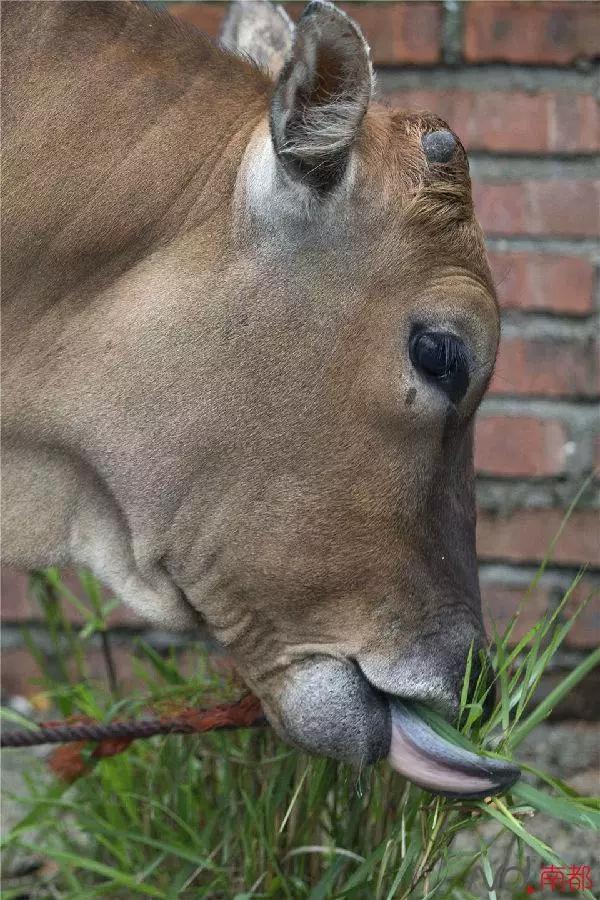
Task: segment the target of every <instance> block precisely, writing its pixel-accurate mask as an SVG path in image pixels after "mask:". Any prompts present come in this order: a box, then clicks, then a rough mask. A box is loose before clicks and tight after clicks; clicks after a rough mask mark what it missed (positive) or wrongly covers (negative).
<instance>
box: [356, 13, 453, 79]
mask: <svg viewBox="0 0 600 900" xmlns="http://www.w3.org/2000/svg"><path fill="white" fill-rule="evenodd" d="M338 5H339V7H340V8H341V9H343V10H345V12H347V13H348V14H349V15H350V16H352V18H353V19H354V21H355V22H356V23H357V24H358V25H360V27H361V28H362V30H363V32H364V35H365V37H366V39H367V41H368V42H369V46H370V47H371V54H372V58H373V62H374V63H375V64H376V65H384V66H385V65H393V64H398V63H400V64H402V63H413V64H414V63H418V64H421V65H427V64H432V63H436V62H439V60H440V58H441V32H442V4H441V3H431V2H427V0H421V2H419V3H410V2H409V3H396V2H390V3H339V4H338Z"/></svg>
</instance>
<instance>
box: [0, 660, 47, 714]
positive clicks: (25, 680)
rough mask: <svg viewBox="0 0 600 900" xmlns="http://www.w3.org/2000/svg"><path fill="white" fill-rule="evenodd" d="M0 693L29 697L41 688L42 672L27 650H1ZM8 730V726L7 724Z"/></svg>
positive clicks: (9, 695)
mask: <svg viewBox="0 0 600 900" xmlns="http://www.w3.org/2000/svg"><path fill="white" fill-rule="evenodd" d="M0 677H1V678H2V693H3V694H4V695H5V696H7V697H13V696H14V695H15V694H21V695H22V696H24V697H31V695H32V694H37V693H38V692H39V691H40V690H42V685H41V684H40V682H41V679H42V673H41V672H40V670H39V668H38V666H37V663H36V662H35V660H34V659H33V657H32V656H31V654H30V653H29V651H28V650H26V649H24V648H22V647H10V648H4V649H3V650H2V656H1V657H0ZM7 730H8V726H7Z"/></svg>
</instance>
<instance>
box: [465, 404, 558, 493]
mask: <svg viewBox="0 0 600 900" xmlns="http://www.w3.org/2000/svg"><path fill="white" fill-rule="evenodd" d="M567 440H568V435H567V432H566V430H565V428H564V426H563V425H562V423H561V422H559V421H557V420H556V419H536V418H534V417H533V416H486V417H485V418H480V419H479V421H478V422H477V429H476V432H475V468H476V470H477V471H478V472H480V473H485V474H488V475H499V476H511V477H524V478H536V477H541V476H544V475H546V476H550V475H560V474H561V473H562V471H563V469H564V463H565V452H564V448H565V444H566V442H567Z"/></svg>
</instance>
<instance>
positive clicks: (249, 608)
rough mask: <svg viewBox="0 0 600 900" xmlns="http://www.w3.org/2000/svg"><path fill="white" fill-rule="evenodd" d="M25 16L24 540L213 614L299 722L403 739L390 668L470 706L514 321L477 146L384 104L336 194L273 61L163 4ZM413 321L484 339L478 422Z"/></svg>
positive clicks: (21, 223) (19, 303)
mask: <svg viewBox="0 0 600 900" xmlns="http://www.w3.org/2000/svg"><path fill="white" fill-rule="evenodd" d="M331 15H333V14H331ZM3 32H4V33H3V73H2V77H3V132H4V163H3V173H2V174H3V180H4V184H3V209H2V228H3V248H2V249H3V285H2V287H3V304H4V313H3V315H4V329H3V367H4V374H3V429H4V430H3V442H4V445H3V446H4V467H5V468H4V490H3V504H4V511H3V519H4V534H3V555H4V558H5V559H6V560H7V561H9V562H12V563H14V564H20V565H23V566H38V565H46V564H62V563H66V562H69V561H70V562H74V563H76V564H78V565H89V566H91V567H92V568H93V569H94V571H95V572H96V573H97V574H98V575H99V576H100V577H102V578H104V579H105V580H106V581H108V582H109V583H110V584H111V585H112V586H113V588H114V589H115V590H117V591H118V592H120V593H121V594H122V595H123V596H124V597H125V599H126V600H127V601H128V602H130V603H132V604H133V605H134V606H136V608H137V609H138V610H140V611H142V612H144V613H145V614H147V615H148V616H149V617H150V618H152V619H154V620H155V621H158V622H159V623H161V624H162V625H166V626H174V627H176V626H179V627H189V626H190V625H193V626H197V627H200V626H206V627H207V628H208V630H209V631H210V633H211V634H212V635H213V636H214V637H216V638H217V639H218V640H219V641H220V642H221V643H222V644H223V645H225V646H226V647H228V649H229V651H230V652H231V653H232V654H233V655H234V656H235V658H236V659H237V661H238V663H239V665H240V668H241V670H242V672H243V673H244V675H245V677H246V679H247V680H248V682H249V684H250V685H251V686H252V687H253V688H254V689H255V690H256V691H257V693H258V694H259V695H260V696H261V698H262V699H263V701H264V703H265V707H266V709H267V712H268V714H269V716H270V718H271V719H272V721H273V722H274V724H275V725H276V726H277V727H278V728H279V729H280V731H281V732H282V733H283V734H284V735H286V736H287V737H288V738H290V739H291V740H294V741H296V742H297V743H300V744H302V745H303V746H306V747H308V748H309V749H312V750H316V751H319V752H324V753H330V754H331V755H334V756H340V757H344V758H351V759H370V758H373V757H375V756H378V755H380V754H381V753H382V752H385V750H386V740H388V741H389V724H388V725H386V722H385V716H386V712H385V705H382V700H381V697H380V695H379V694H378V693H376V692H375V691H373V689H372V687H371V686H370V685H373V686H375V687H376V688H378V689H379V690H381V691H384V692H388V693H397V694H402V695H405V696H416V697H419V698H420V699H422V700H424V701H426V702H431V703H433V704H435V705H437V706H438V707H439V708H441V709H443V710H445V711H447V712H448V711H451V710H452V709H453V707H454V705H455V703H456V696H457V690H458V685H459V683H460V678H461V675H462V670H463V667H464V661H465V657H466V653H467V651H468V648H469V645H470V643H471V641H472V640H474V641H475V642H476V643H479V642H480V641H481V640H482V626H481V612H480V600H479V591H478V584H477V567H476V557H475V544H474V525H475V510H474V498H473V464H472V418H473V414H474V412H475V409H476V407H477V405H478V403H479V401H480V399H481V396H482V394H483V391H484V389H485V386H486V384H487V381H488V379H489V376H490V373H491V370H492V366H493V360H494V356H495V351H496V345H497V340H498V315H497V308H496V303H495V298H494V293H493V288H492V285H491V280H490V275H489V270H488V267H487V263H486V260H485V251H484V247H483V241H482V237H481V233H480V230H479V227H478V225H477V224H476V222H475V221H474V219H473V212H472V204H471V197H470V186H469V177H468V166H467V162H466V157H465V155H464V151H463V150H462V148H459V149H458V151H457V152H456V154H455V158H454V160H453V161H452V163H451V164H449V165H447V166H432V167H429V166H428V165H427V160H426V158H425V155H424V153H423V150H422V147H421V144H420V137H421V135H422V134H423V132H424V131H425V130H435V129H436V128H439V127H441V124H443V123H440V120H438V119H436V118H434V117H432V116H427V115H425V114H423V115H415V114H405V113H400V112H397V111H392V110H389V109H387V108H386V107H384V106H381V105H377V104H372V105H371V106H370V108H369V109H368V111H367V113H366V116H365V118H364V120H363V122H362V125H361V127H360V132H359V133H358V134H357V139H356V143H355V146H354V148H353V150H352V158H351V161H350V164H349V168H348V174H347V177H346V179H345V180H344V181H343V182H342V183H341V184H340V185H339V186H338V187H337V188H336V189H335V190H334V191H333V192H331V194H330V195H329V196H327V197H323V196H319V197H315V196H313V194H312V192H311V189H310V186H309V185H308V184H304V183H303V182H302V180H300V181H298V182H297V183H292V182H291V181H290V179H289V178H288V176H287V175H285V174H284V173H282V172H280V171H279V169H277V165H278V164H277V160H276V158H275V156H274V155H273V153H272V151H270V150H269V146H270V144H269V132H268V116H269V103H270V96H271V92H272V84H271V82H270V80H269V79H268V78H267V76H266V75H264V74H262V73H261V72H260V71H259V69H258V68H257V67H255V66H253V65H252V64H251V63H249V62H247V61H245V60H243V59H241V58H236V57H233V56H231V55H229V54H227V53H225V52H223V51H221V50H219V49H217V48H216V47H214V46H213V45H212V44H210V43H209V42H208V41H207V40H206V39H205V38H204V37H203V36H202V35H200V34H199V33H197V32H195V31H194V30H193V29H190V28H188V27H185V26H181V25H180V24H178V23H176V22H175V21H173V20H172V19H171V18H170V17H169V16H168V15H166V14H163V13H160V14H158V13H155V12H153V11H150V10H148V9H147V8H142V7H138V6H136V5H134V4H119V3H117V4H115V3H108V4H104V3H85V2H84V3H65V4H61V3H52V4H46V3H23V2H18V3H13V2H8V3H4V4H3ZM273 173H275V174H274V176H273ZM309 174H310V173H309ZM271 176H273V178H274V180H272V181H269V179H270V178H271ZM415 322H425V323H432V324H434V325H438V324H439V325H442V326H444V327H451V328H452V329H454V330H455V331H456V332H458V333H459V334H460V335H461V337H462V338H463V339H464V340H465V341H466V342H468V344H469V346H470V347H471V348H472V351H473V354H474V357H475V359H476V366H475V368H474V371H473V373H472V378H471V385H470V388H469V391H468V393H467V395H466V397H465V399H464V400H463V401H462V402H461V404H460V405H459V406H458V407H457V408H456V409H451V408H449V406H448V403H447V402H446V401H445V400H444V399H443V398H442V396H441V395H440V393H439V391H437V389H436V388H435V387H434V386H432V385H431V384H429V383H426V382H424V381H423V380H422V378H421V377H420V376H419V374H418V373H417V372H415V370H414V369H413V367H412V365H411V363H410V360H409V358H408V349H407V347H408V339H409V335H410V332H411V328H412V327H413V326H414V324H415ZM359 669H360V671H359ZM308 709H310V710H311V714H310V715H311V718H310V719H307V710H308ZM386 729H387V730H386ZM386 736H387V737H386Z"/></svg>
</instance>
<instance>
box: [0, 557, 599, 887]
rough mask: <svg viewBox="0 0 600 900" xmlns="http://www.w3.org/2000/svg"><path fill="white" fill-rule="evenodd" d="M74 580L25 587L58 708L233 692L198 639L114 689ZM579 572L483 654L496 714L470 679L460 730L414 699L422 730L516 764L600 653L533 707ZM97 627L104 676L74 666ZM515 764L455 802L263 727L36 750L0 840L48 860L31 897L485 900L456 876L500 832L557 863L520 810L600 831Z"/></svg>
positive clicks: (12, 849)
mask: <svg viewBox="0 0 600 900" xmlns="http://www.w3.org/2000/svg"><path fill="white" fill-rule="evenodd" d="M81 577H82V582H83V586H84V588H85V592H86V595H87V598H88V602H87V603H85V604H82V603H81V601H79V600H77V599H76V598H75V597H73V596H72V595H71V594H70V593H69V592H68V591H67V589H66V588H65V586H64V585H63V583H62V581H61V579H60V575H59V573H58V572H57V571H55V570H49V571H48V572H45V573H39V574H37V575H35V576H34V578H33V583H32V589H33V592H34V594H35V595H36V596H37V598H38V600H39V602H40V604H41V607H42V609H43V612H44V616H45V620H46V623H47V626H48V631H49V633H50V635H51V639H52V641H53V642H54V644H55V647H56V649H57V651H59V652H58V657H59V660H62V662H61V663H60V662H59V668H58V670H56V669H52V670H49V669H48V666H47V663H46V659H45V657H44V656H43V655H42V654H41V653H40V652H39V650H38V649H37V648H36V646H35V643H34V641H33V640H32V639H31V637H28V636H27V635H26V638H27V640H28V645H29V647H30V651H31V652H32V653H33V654H34V655H35V656H36V659H37V661H38V665H39V666H40V668H41V670H42V671H43V673H44V676H43V681H42V683H41V685H40V686H41V687H42V688H43V690H44V691H45V692H46V693H47V694H48V695H49V696H50V697H51V699H52V702H53V704H54V705H55V706H56V708H57V709H58V711H59V713H60V715H62V716H69V715H73V714H76V713H83V714H85V715H89V716H93V717H95V718H98V719H102V720H109V719H111V718H114V717H117V716H125V715H129V714H135V713H136V712H139V711H140V710H142V709H144V708H145V707H146V706H147V705H152V706H156V705H157V704H171V703H177V702H181V703H185V704H186V705H189V704H194V703H197V704H198V705H206V704H207V700H210V701H214V700H216V699H220V698H223V697H226V698H230V697H232V696H235V695H236V690H235V689H234V688H233V687H232V685H228V684H225V683H224V682H223V680H222V679H221V678H218V677H217V676H215V675H214V674H213V673H212V672H211V670H210V667H209V665H208V663H207V658H206V654H205V652H204V650H203V648H202V647H201V646H198V648H197V653H196V655H195V664H194V671H193V673H192V674H191V675H190V674H189V673H187V672H186V674H185V676H184V675H183V674H182V670H181V667H180V662H179V660H178V658H177V655H176V654H175V653H174V652H171V653H168V654H166V655H161V654H158V653H157V652H156V651H155V650H153V649H152V648H150V647H148V646H146V645H144V643H143V642H139V641H138V642H137V644H136V647H135V668H136V675H137V677H138V679H139V682H140V685H142V687H141V689H140V691H139V693H136V695H135V696H128V697H121V696H120V694H119V686H118V682H117V680H116V678H115V673H114V670H113V666H112V664H111V656H110V644H109V642H108V638H107V636H106V631H105V627H106V626H105V622H106V616H107V614H108V612H109V611H110V605H105V604H104V603H103V601H102V598H101V594H100V591H99V588H98V585H97V584H96V582H95V581H94V580H93V579H92V578H91V577H90V576H89V575H87V574H85V573H84V574H82V576H81ZM578 581H579V579H576V580H575V582H574V583H573V585H572V586H571V588H570V590H569V591H568V592H567V594H566V595H565V597H564V598H563V601H562V603H561V605H560V606H559V608H558V609H556V610H555V611H554V613H552V614H549V615H548V616H547V617H546V618H545V619H543V620H541V621H539V622H538V623H537V624H536V625H535V626H534V627H533V628H532V629H531V630H530V631H529V632H528V633H527V634H526V635H525V636H524V637H522V638H521V639H520V640H519V641H518V642H517V643H516V645H514V646H513V645H512V644H511V640H510V638H511V635H512V633H513V632H514V628H515V625H516V622H517V620H518V614H517V615H516V616H515V617H514V619H513V620H512V621H511V623H510V624H509V626H508V628H507V629H506V631H505V633H503V634H502V635H499V634H495V636H494V638H495V640H494V647H493V654H492V659H491V665H492V668H493V672H494V678H495V681H496V684H497V687H498V701H497V704H496V707H495V709H494V712H493V714H492V716H491V718H490V719H489V720H488V721H487V722H485V723H484V722H483V721H482V709H483V702H484V699H485V688H484V685H485V684H486V679H485V676H484V675H483V674H482V677H481V678H480V680H479V684H478V686H477V688H476V691H475V693H474V695H473V696H472V697H471V698H469V697H468V695H467V691H466V689H465V690H464V691H463V697H462V704H461V707H462V708H461V715H460V721H459V731H455V730H454V729H453V728H451V726H449V725H447V724H446V723H445V722H443V721H442V720H440V719H439V718H437V717H436V716H434V715H433V714H432V713H428V712H424V714H425V715H426V716H427V717H428V718H429V720H430V722H431V723H432V725H433V726H434V727H435V728H437V729H439V730H440V731H442V732H443V733H445V734H446V735H448V736H450V737H451V739H452V740H455V741H456V742H458V743H463V744H466V745H467V746H471V747H474V748H476V749H479V750H486V752H493V753H496V754H498V755H500V756H502V757H504V758H508V759H516V760H517V761H518V757H519V745H520V743H521V742H522V741H523V739H524V738H525V737H526V736H527V735H528V734H529V733H530V732H531V730H532V729H533V728H535V727H536V726H537V725H538V724H539V723H540V722H541V721H542V720H543V719H544V718H546V717H547V716H548V714H549V713H550V711H551V709H552V707H553V706H554V705H556V703H558V702H559V701H560V700H561V699H562V698H563V697H564V696H565V695H566V694H567V692H568V691H569V690H571V689H572V688H573V687H574V686H575V685H576V684H577V682H578V681H579V680H581V678H583V677H584V675H585V674H586V672H588V671H589V670H590V669H591V668H592V667H593V666H595V665H597V664H598V663H599V662H600V651H598V652H596V653H592V654H591V655H589V656H588V657H586V659H585V660H584V661H583V662H582V663H581V664H580V665H579V666H578V667H577V668H576V669H575V670H574V671H572V672H571V673H569V675H568V676H567V677H566V678H565V680H564V681H563V682H562V683H561V684H560V685H559V686H558V687H556V688H555V689H554V690H553V692H552V694H550V695H549V696H548V697H547V698H546V700H545V701H544V702H542V703H541V704H540V705H538V706H537V707H535V706H533V703H532V700H533V696H534V693H535V690H536V687H537V685H538V684H539V682H540V679H541V677H542V675H543V674H544V672H545V671H546V670H547V669H548V667H549V666H550V665H551V663H552V660H553V658H554V657H555V654H556V652H557V650H558V649H559V647H560V645H561V644H562V642H563V641H564V639H565V637H566V636H567V634H568V631H569V629H570V628H571V627H572V625H573V623H574V621H575V616H572V617H570V618H569V619H568V620H566V621H565V620H564V619H563V617H562V616H561V612H562V610H563V608H564V606H565V604H566V603H567V602H568V601H569V600H570V599H571V595H572V592H573V590H574V588H575V587H576V586H577V583H578ZM524 602H527V598H525V600H524ZM66 604H74V605H76V606H77V607H78V608H79V610H80V612H81V613H82V614H83V617H84V625H83V627H81V628H79V629H75V628H73V627H72V626H69V625H68V622H67V619H66V616H65V614H64V613H65V605H66ZM92 639H94V640H95V641H96V643H98V642H99V643H100V645H101V646H102V647H103V649H104V653H105V659H106V663H107V677H106V679H105V681H103V682H101V683H99V682H98V681H93V680H92V679H91V678H90V676H89V672H88V668H87V661H86V650H87V649H88V647H89V644H90V642H91V641H92ZM67 659H68V660H69V663H70V667H69V666H68V665H67V664H66V660H67ZM468 674H469V673H468V672H467V677H468ZM466 680H467V678H465V683H466ZM7 716H8V718H10V722H7V723H6V724H7V726H8V727H14V725H15V723H16V722H18V720H19V717H18V716H16V714H14V713H12V714H11V713H10V712H9V713H8V714H7ZM5 752H13V753H14V752H17V753H19V752H22V751H5ZM526 774H527V775H529V776H530V777H528V778H526V779H524V780H522V781H521V782H519V783H518V784H517V785H516V786H515V788H514V789H513V790H512V791H511V793H509V794H508V795H506V796H504V797H502V798H496V799H495V800H494V801H492V802H477V801H468V802H467V801H465V802H457V801H449V800H444V799H441V798H435V797H433V796H432V795H430V794H428V793H427V792H426V791H423V790H421V789H419V788H417V787H415V786H413V785H410V784H407V783H406V782H404V781H403V780H402V779H401V778H400V777H399V776H398V775H396V774H395V773H394V772H393V771H392V770H391V769H390V768H389V766H388V765H387V764H386V763H380V764H379V765H377V766H375V767H373V768H371V769H365V770H363V771H361V772H357V771H356V770H354V769H352V768H351V767H349V766H346V765H341V764H337V763H335V762H333V761H331V760H325V759H314V758H309V757H307V756H305V755H302V754H301V753H298V752H296V751H294V750H291V749H290V748H289V747H287V746H286V745H284V744H283V743H282V742H280V741H279V740H278V739H277V738H276V737H275V736H274V735H273V733H272V732H271V731H270V730H269V729H264V730H257V731H248V732H235V733H231V732H229V733H222V734H218V733H213V734H208V735H204V736H201V737H190V736H186V737H179V736H171V737H168V738H154V739H152V740H149V741H138V742H136V743H134V744H133V745H132V746H131V747H130V748H129V749H128V750H127V751H126V752H124V753H122V754H121V755H119V756H116V757H114V758H109V759H103V760H101V761H98V762H96V763H95V764H94V765H93V767H92V769H91V771H90V772H89V774H88V775H86V776H84V777H82V778H81V779H79V780H78V781H77V782H75V783H74V784H73V785H71V786H68V785H64V784H63V783H61V782H58V781H57V780H54V779H53V778H51V777H49V776H48V775H47V773H44V769H43V768H42V764H41V763H40V764H39V769H36V768H35V767H32V769H31V771H29V772H28V773H27V776H26V780H27V786H28V795H27V796H26V797H22V798H20V802H22V805H23V818H22V820H21V822H20V823H19V824H18V825H17V826H16V827H15V828H14V829H13V830H12V832H11V833H10V834H9V835H8V837H7V838H6V840H5V841H4V854H5V858H6V861H7V863H8V864H9V865H10V861H11V859H12V858H14V857H15V855H16V854H21V855H22V854H23V853H25V854H33V855H35V856H36V857H39V858H41V859H42V860H45V861H49V864H48V865H47V867H46V874H45V875H43V876H35V877H33V878H32V883H35V884H37V885H38V891H39V890H40V889H41V890H42V893H36V894H33V895H32V896H36V897H38V896H39V897H58V898H80V900H83V898H91V897H101V898H108V897H110V898H131V897H137V896H140V897H144V896H146V897H160V898H165V900H167V898H176V897H184V898H219V897H224V898H236V900H242V898H244V900H245V898H250V897H271V898H294V900H295V898H304V897H306V898H310V900H320V898H321V900H322V898H373V900H380V898H381V900H385V898H389V900H391V898H409V897H410V898H417V900H419V898H421V900H425V898H429V897H434V896H435V897H437V898H452V900H469V898H473V897H477V898H479V897H490V898H492V900H494V898H495V897H496V894H495V893H494V891H493V889H491V888H489V889H488V887H484V884H483V882H481V881H480V882H478V884H479V885H480V886H479V887H478V888H476V889H475V891H476V892H475V893H474V894H473V893H470V892H469V889H468V888H467V885H468V881H469V875H470V873H472V871H473V870H474V868H476V867H479V877H480V878H483V879H484V880H487V881H488V884H490V885H491V884H492V883H493V879H494V872H493V870H492V863H491V861H490V856H489V854H488V849H489V846H490V844H492V843H493V842H494V840H495V839H496V837H500V836H502V835H506V834H507V833H510V834H512V836H513V837H514V841H515V853H516V854H517V858H519V854H521V856H523V854H529V855H534V856H535V858H536V866H537V865H538V863H539V860H544V861H546V862H548V863H555V864H558V865H560V864H566V863H568V862H569V861H568V860H567V861H563V860H561V859H560V857H559V856H558V854H557V853H556V852H555V851H554V850H553V849H552V847H549V846H546V845H545V844H543V843H542V842H541V841H540V840H539V839H538V838H536V837H535V836H534V835H533V834H532V833H531V831H530V830H529V826H530V823H531V821H532V818H531V816H532V813H535V814H536V815H539V816H551V817H554V818H556V819H558V820H560V821H566V822H570V823H572V824H574V825H576V826H578V827H580V828H595V829H598V828H599V826H600V813H599V806H598V803H597V802H596V801H594V800H593V799H590V798H585V797H578V796H576V795H575V794H574V792H573V791H572V790H571V789H570V788H569V787H567V786H566V785H564V784H562V783H561V782H560V781H559V780H557V779H556V778H552V777H550V776H548V775H545V774H544V773H540V772H538V771H537V770H533V769H531V768H530V767H529V768H528V769H527V771H526ZM484 823H492V824H494V826H495V829H496V830H495V837H493V838H492V839H489V838H486V840H485V841H481V840H480V841H479V842H478V843H475V844H474V845H472V846H474V847H475V849H472V847H471V848H470V849H464V846H465V845H464V841H463V842H460V841H457V838H458V837H459V835H460V834H461V833H463V834H464V833H465V832H469V833H471V834H473V835H474V836H476V835H477V834H478V831H479V829H480V827H481V826H482V824H484ZM461 848H462V849H461ZM40 878H41V880H40ZM44 879H45V880H44ZM40 884H41V885H42V888H40V887H39V885H40ZM44 891H46V892H45V893H44ZM2 896H3V897H4V898H5V900H9V898H17V897H23V896H24V895H23V887H22V885H21V884H19V886H18V887H14V888H13V887H11V886H10V885H9V886H7V888H6V889H5V890H4V891H3V894H2ZM513 896H515V897H518V896H521V895H519V894H518V893H515V894H514V895H513ZM522 896H523V897H525V896H527V895H526V894H522ZM579 896H588V897H592V894H591V893H590V892H589V891H588V892H581V893H580V894H579Z"/></svg>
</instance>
